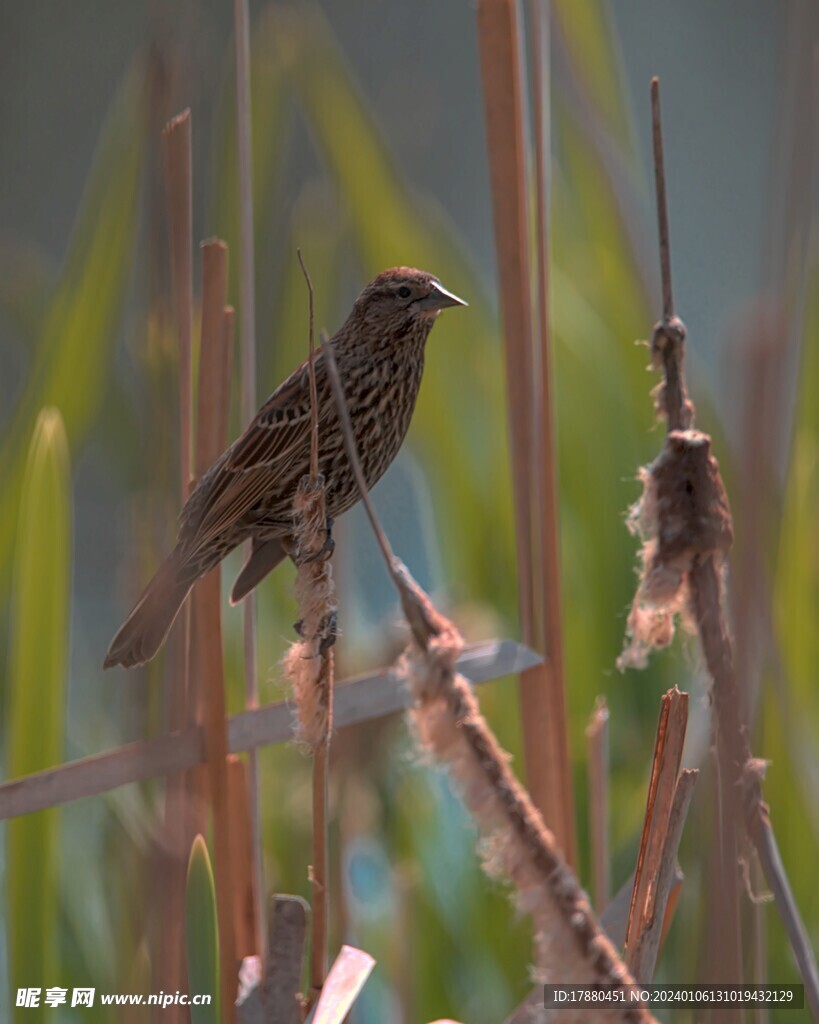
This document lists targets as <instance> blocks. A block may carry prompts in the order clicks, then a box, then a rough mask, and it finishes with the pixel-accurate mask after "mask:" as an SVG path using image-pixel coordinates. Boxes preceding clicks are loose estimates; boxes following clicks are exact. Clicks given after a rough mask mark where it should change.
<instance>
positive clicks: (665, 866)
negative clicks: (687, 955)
mask: <svg viewBox="0 0 819 1024" xmlns="http://www.w3.org/2000/svg"><path fill="white" fill-rule="evenodd" d="M687 725H688V694H687V693H681V692H680V691H679V690H678V689H677V687H676V686H675V687H673V689H671V690H669V691H668V692H667V693H666V694H664V695H663V698H662V702H661V707H660V718H659V721H658V723H657V738H656V741H655V744H654V759H653V763H652V768H651V780H650V782H649V787H648V797H647V799H646V813H645V820H644V823H643V834H642V837H641V840H640V851H639V854H638V857H637V869H636V871H635V874H634V887H633V890H632V896H631V906H630V908H629V918H628V929H627V932H626V962H627V963H628V965H629V969H630V970H631V973H632V974H633V975H634V977H635V978H637V979H638V981H640V982H643V983H648V982H650V981H651V980H652V978H653V977H654V968H655V966H656V963H657V952H658V950H659V948H660V939H661V937H662V934H663V926H664V923H665V918H666V904H667V901H668V897H669V895H670V892H671V886H672V884H673V882H674V874H675V871H674V868H675V865H676V858H677V849H678V847H679V841H680V836H681V835H682V827H683V825H684V823H685V814H686V813H687V810H688V804H689V802H690V799H691V793H692V791H693V785H694V783H695V782H696V779H697V775H698V772H696V771H690V772H687V773H683V776H684V781H682V776H681V774H680V764H681V762H682V752H683V746H684V744H685V732H686V727H687ZM681 787H682V788H681ZM660 881H662V883H663V884H662V885H660Z"/></svg>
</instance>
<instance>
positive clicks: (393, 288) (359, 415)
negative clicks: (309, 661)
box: [104, 267, 466, 668]
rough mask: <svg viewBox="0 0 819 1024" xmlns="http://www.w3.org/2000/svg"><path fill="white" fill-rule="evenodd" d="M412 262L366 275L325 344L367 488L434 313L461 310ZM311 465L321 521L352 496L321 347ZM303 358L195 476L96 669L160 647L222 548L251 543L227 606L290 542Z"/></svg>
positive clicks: (396, 426)
mask: <svg viewBox="0 0 819 1024" xmlns="http://www.w3.org/2000/svg"><path fill="white" fill-rule="evenodd" d="M465 305H466V303H465V302H464V301H463V300H462V299H459V298H457V296H455V295H453V294H452V293H451V292H448V291H447V290H446V288H444V287H443V285H442V284H441V283H440V281H439V280H438V279H437V278H436V277H433V276H432V274H426V273H424V272H423V271H421V270H413V269H411V268H409V267H396V268H394V269H392V270H385V271H383V272H382V273H380V274H379V275H378V276H377V277H376V278H375V279H374V280H373V281H371V282H370V283H369V284H368V285H367V287H366V288H365V289H364V291H363V292H362V293H361V294H360V295H359V297H358V298H357V299H356V301H355V304H354V305H353V309H352V312H351V313H350V315H349V316H348V317H347V320H346V321H345V323H344V325H343V326H342V327H341V328H339V330H338V331H337V332H336V333H335V335H333V337H332V339H331V344H332V346H333V352H334V354H335V357H336V362H337V364H338V370H339V374H340V377H341V382H342V385H343V387H344V393H345V396H346V399H347V404H348V406H349V411H350V419H351V422H352V425H353V433H354V435H355V440H356V444H357V447H358V451H359V454H360V458H361V464H362V467H363V470H364V475H365V477H366V480H367V485H368V486H369V487H372V486H373V485H374V484H375V483H376V481H377V480H378V479H379V478H380V477H381V476H382V475H383V473H384V472H385V470H386V469H387V468H388V466H389V465H390V463H391V462H392V460H393V459H394V458H395V456H396V455H397V454H398V450H399V448H400V447H401V444H402V442H403V440H404V437H405V436H406V433H407V430H408V428H409V425H410V420H411V419H412V413H413V410H414V408H415V400H416V398H417V397H418V389H419V387H420V384H421V374H422V372H423V369H424V347H425V344H426V340H427V337H428V336H429V332H430V331H431V330H432V325H433V324H434V323H435V320H436V318H437V316H438V314H439V313H440V312H441V310H442V309H445V308H446V307H447V306H465ZM315 372H316V387H317V394H318V410H319V412H318V421H319V471H320V472H321V473H322V474H323V476H324V481H325V489H326V490H325V498H326V509H327V516H328V518H334V517H336V516H338V515H340V514H341V513H342V512H345V511H346V510H347V509H348V508H350V507H351V506H352V505H354V504H355V503H356V502H357V501H358V500H359V498H360V493H359V490H358V487H357V486H356V482H355V479H354V477H353V472H352V469H351V467H350V463H349V460H348V458H347V454H346V452H345V449H344V439H343V435H342V431H341V426H340V423H339V420H338V416H337V415H336V408H335V402H334V401H333V395H332V391H331V389H330V380H329V376H328V373H327V367H326V363H325V360H324V353H323V352H322V350H321V348H319V349H317V350H316V355H315ZM310 436H311V434H310V379H309V369H308V364H307V361H305V362H304V363H302V364H301V366H299V367H298V369H296V370H294V372H293V373H291V375H290V376H289V377H288V378H287V380H286V381H284V383H283V384H281V385H280V386H279V387H278V388H276V390H275V391H274V392H273V394H272V395H271V396H270V397H269V398H268V399H267V401H266V402H265V403H264V405H262V407H261V409H260V410H259V411H258V413H257V414H256V417H255V418H254V420H253V422H252V423H251V424H250V426H249V427H248V428H247V430H245V432H244V433H243V434H242V435H241V437H239V438H238V439H237V440H236V441H234V442H233V444H232V445H231V446H230V447H229V448H228V449H227V451H225V452H224V453H223V454H222V455H221V456H220V457H219V458H218V459H217V460H216V462H214V464H213V465H212V466H211V467H210V469H208V470H207V472H205V473H204V474H203V475H202V477H201V478H200V479H199V481H198V483H197V484H196V486H195V488H194V489H193V491H192V493H191V495H190V497H189V498H188V500H187V502H186V503H185V506H184V508H183V509H182V513H181V515H180V517H179V518H180V527H179V536H178V538H177V542H176V547H175V548H174V549H173V551H172V552H171V553H170V555H169V556H168V557H167V558H166V559H165V561H164V562H163V563H162V565H161V566H160V567H159V569H158V571H157V573H156V575H155V576H154V578H153V579H152V580H151V582H150V583H149V584H148V586H147V588H146V589H145V592H144V593H143V595H142V597H141V598H140V599H139V601H138V602H137V604H136V607H135V608H134V610H133V611H132V612H131V614H130V615H129V616H128V618H127V619H126V620H125V622H124V623H123V625H122V626H121V627H120V629H119V631H118V632H117V634H116V636H115V637H114V639H113V640H112V641H111V646H110V647H109V648H108V654H107V656H106V658H105V663H104V667H105V668H110V667H111V666H112V665H123V666H124V667H125V668H131V667H133V666H135V665H142V664H144V663H145V662H146V661H150V660H151V658H153V656H154V655H155V654H156V652H157V651H158V650H159V648H160V647H161V646H162V644H163V642H164V640H165V638H166V636H167V635H168V631H169V630H170V628H171V626H172V624H173V621H174V619H175V618H176V616H177V614H178V612H179V609H180V608H181V607H182V604H183V603H184V601H185V598H186V597H187V595H188V593H189V592H190V590H191V587H192V586H193V584H194V583H195V582H196V581H197V580H198V579H199V578H200V577H201V576H204V575H205V573H207V572H208V571H209V570H210V569H212V568H213V567H214V566H215V565H217V564H218V563H219V562H220V561H221V560H222V559H223V558H224V557H225V555H227V554H228V552H229V551H232V550H233V549H234V548H235V547H237V546H238V545H239V544H241V543H242V542H243V541H246V540H247V539H248V538H250V539H251V540H252V546H251V551H250V555H249V557H248V559H247V562H246V563H245V566H244V568H243V569H242V571H241V572H240V573H239V576H238V578H237V580H236V583H235V584H234V587H233V591H232V593H231V602H232V603H234V604H235V603H236V602H238V601H240V600H241V599H242V598H243V597H245V596H246V595H247V594H248V593H249V592H250V591H251V590H252V589H253V588H254V587H255V586H256V584H257V583H259V582H260V581H261V580H262V579H263V578H264V577H265V576H266V575H267V574H268V573H269V572H270V570H271V569H274V568H275V567H276V566H277V565H278V564H279V562H281V561H282V560H283V559H284V558H285V557H286V556H287V555H291V556H293V555H295V552H294V551H293V548H292V531H293V499H294V497H295V494H296V488H297V487H298V483H299V480H300V479H301V478H302V477H303V476H304V475H305V474H307V473H309V471H310Z"/></svg>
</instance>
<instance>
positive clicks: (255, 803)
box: [233, 0, 266, 956]
mask: <svg viewBox="0 0 819 1024" xmlns="http://www.w3.org/2000/svg"><path fill="white" fill-rule="evenodd" d="M233 30H234V35H235V38H236V150H237V158H238V171H239V175H238V181H239V257H240V266H241V273H240V275H239V289H240V299H241V303H242V307H241V309H242V317H241V322H242V347H241V368H242V372H241V385H240V394H241V402H240V404H241V411H242V416H241V418H242V423H250V421H251V420H252V419H253V415H254V413H255V411H256V260H255V246H254V241H253V158H252V150H251V137H250V123H251V107H250V102H251V100H250V15H249V12H248V3H247V0H234V4H233ZM242 630H243V649H244V681H245V707H246V708H248V709H250V710H253V709H255V708H257V707H258V706H259V682H258V678H257V675H256V595H255V593H250V594H248V595H247V597H246V598H245V599H244V602H243V607H242ZM247 771H248V786H249V788H250V824H251V831H252V856H253V873H254V875H255V884H254V891H255V892H256V915H255V916H256V924H257V945H256V949H257V950H258V952H259V955H260V956H264V945H265V940H266V935H265V929H264V927H263V921H264V877H263V870H262V837H261V824H260V821H261V818H260V807H259V764H258V759H257V757H256V751H255V750H252V751H250V752H249V753H248V757H247Z"/></svg>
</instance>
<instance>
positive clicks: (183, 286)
mask: <svg viewBox="0 0 819 1024" xmlns="http://www.w3.org/2000/svg"><path fill="white" fill-rule="evenodd" d="M162 149H163V157H164V160H163V167H164V178H165V200H166V210H167V218H168V240H169V245H170V252H171V285H172V291H173V306H174V314H175V317H176V329H177V344H178V346H179V456H180V481H179V482H180V493H181V495H182V498H183V500H184V498H186V497H187V495H188V492H189V489H190V480H191V470H192V462H191V452H192V440H193V359H192V346H193V186H192V166H191V113H190V110H184V111H183V112H182V113H181V114H179V115H177V116H176V117H174V118H172V119H171V120H170V121H169V122H168V123H167V124H166V125H165V128H164V129H163V132H162ZM190 622H191V612H190V604H189V603H188V602H186V603H185V607H184V608H183V610H182V614H181V616H180V625H179V626H177V628H176V630H175V632H174V636H173V640H172V647H171V659H170V660H171V666H172V672H171V676H170V680H169V686H168V691H167V707H168V713H167V717H168V727H169V729H170V730H171V731H177V730H181V729H183V728H185V726H186V725H187V724H188V685H189V678H190V661H189V659H190V635H191V629H190ZM185 788H186V780H185V778H184V776H182V775H175V776H171V777H169V778H168V779H167V781H166V785H165V820H164V840H163V843H164V847H165V850H166V851H167V863H166V866H165V871H164V872H163V875H164V893H163V901H162V916H163V926H162V932H161V935H160V955H159V962H160V965H161V966H160V972H161V973H160V978H159V981H160V985H161V988H163V989H164V990H165V991H173V990H175V989H177V988H180V987H182V986H184V984H185V970H184V960H183V950H184V935H183V928H182V921H183V917H184V915H183V898H184V888H185V873H186V870H187V857H188V851H189V849H190V843H191V841H192V839H193V834H194V833H193V828H192V823H189V822H188V815H187V813H186V811H187V801H186V800H185ZM181 1019H182V1012H181V1011H180V1010H175V1009H172V1011H171V1024H173V1022H174V1021H177V1020H179V1021H181Z"/></svg>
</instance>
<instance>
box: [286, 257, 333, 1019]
mask: <svg viewBox="0 0 819 1024" xmlns="http://www.w3.org/2000/svg"><path fill="white" fill-rule="evenodd" d="M298 258H299V263H300V265H301V269H302V273H303V274H304V279H305V282H306V283H307V292H308V298H309V339H308V340H309V352H310V355H309V365H308V369H309V373H310V399H311V403H310V404H311V430H310V476H309V477H304V478H303V479H302V480H301V481H300V482H299V486H298V491H297V493H296V500H295V506H294V523H295V530H294V536H295V542H296V551H297V552H298V563H299V564H298V570H297V573H296V598H297V601H298V606H299V613H300V633H301V637H302V639H301V641H300V642H299V643H296V644H293V646H292V647H291V649H290V652H289V653H288V655H287V657H286V666H287V672H288V675H289V676H290V677H291V679H292V680H293V691H294V695H295V699H296V708H297V714H298V734H299V737H300V739H302V740H303V741H304V742H306V743H307V744H309V746H310V748H311V749H312V751H313V862H312V865H311V883H312V887H313V941H312V946H311V956H310V989H311V996H312V998H313V999H315V998H317V996H318V995H319V993H320V992H321V988H322V985H323V984H324V979H325V977H326V975H327V919H328V882H329V879H328V872H327V848H328V825H327V795H328V789H329V785H328V783H329V755H330V736H331V734H332V729H333V649H332V645H333V642H334V640H335V613H336V605H335V601H334V592H333V582H332V573H331V569H330V562H329V559H328V558H327V557H324V556H323V551H324V548H325V544H326V540H327V513H326V509H325V503H324V478H323V477H322V476H321V475H320V474H319V471H318V470H319V467H318V452H319V429H318V399H317V393H316V375H315V366H314V338H313V323H314V314H313V299H314V293H313V283H312V281H311V280H310V275H309V273H308V271H307V267H306V266H305V263H304V260H303V259H302V256H301V252H300V251H299V252H298Z"/></svg>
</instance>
